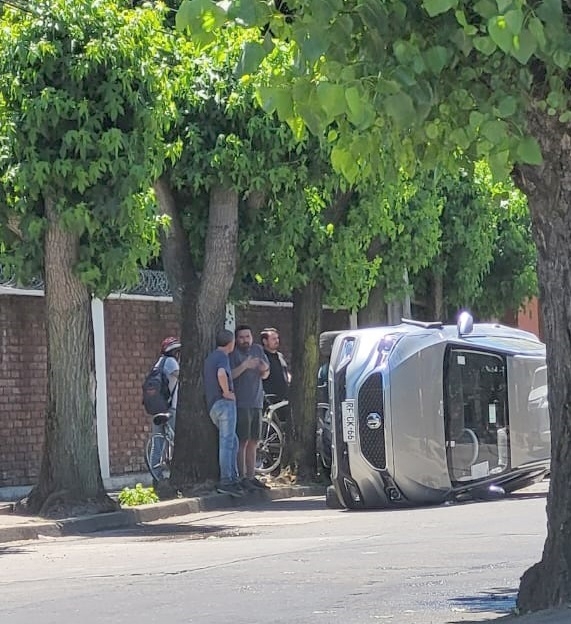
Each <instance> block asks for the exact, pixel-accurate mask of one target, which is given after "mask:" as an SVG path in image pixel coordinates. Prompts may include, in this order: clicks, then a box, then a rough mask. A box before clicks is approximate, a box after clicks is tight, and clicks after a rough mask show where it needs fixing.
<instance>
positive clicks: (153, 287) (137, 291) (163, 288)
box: [0, 267, 171, 297]
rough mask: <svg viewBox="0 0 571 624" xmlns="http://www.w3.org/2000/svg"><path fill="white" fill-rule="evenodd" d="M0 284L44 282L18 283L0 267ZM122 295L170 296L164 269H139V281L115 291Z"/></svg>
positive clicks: (36, 286) (36, 284) (40, 285)
mask: <svg viewBox="0 0 571 624" xmlns="http://www.w3.org/2000/svg"><path fill="white" fill-rule="evenodd" d="M0 286H7V287H9V288H13V289H14V290H37V291H42V290H43V289H44V282H43V280H42V279H40V278H33V279H31V280H30V281H29V282H27V283H26V284H21V283H18V281H17V280H16V278H15V277H14V276H13V275H10V274H8V273H7V272H6V270H5V269H4V268H2V267H0ZM117 294H122V295H142V296H146V297H170V296H171V290H170V288H169V283H168V280H167V276H166V273H165V272H164V271H150V270H147V269H144V270H141V271H139V281H138V283H137V284H136V285H135V286H132V287H130V288H129V287H126V288H122V289H120V290H118V291H117Z"/></svg>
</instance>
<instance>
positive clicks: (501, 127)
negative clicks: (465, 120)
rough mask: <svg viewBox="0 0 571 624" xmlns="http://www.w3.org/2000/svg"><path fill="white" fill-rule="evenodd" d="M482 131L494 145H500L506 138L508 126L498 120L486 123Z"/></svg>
mask: <svg viewBox="0 0 571 624" xmlns="http://www.w3.org/2000/svg"><path fill="white" fill-rule="evenodd" d="M480 131H481V133H482V135H483V136H485V137H486V139H488V141H490V143H492V144H493V145H498V144H499V143H501V142H502V141H503V140H504V139H505V138H506V124H505V123H504V122H503V121H498V120H496V119H492V120H488V121H485V122H484V123H483V124H482V127H481V130H480Z"/></svg>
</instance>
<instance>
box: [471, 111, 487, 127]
mask: <svg viewBox="0 0 571 624" xmlns="http://www.w3.org/2000/svg"><path fill="white" fill-rule="evenodd" d="M484 119H485V117H484V115H482V113H480V112H479V111H472V112H471V113H470V127H472V128H474V129H476V128H479V127H480V126H481V125H482V124H483V123H484Z"/></svg>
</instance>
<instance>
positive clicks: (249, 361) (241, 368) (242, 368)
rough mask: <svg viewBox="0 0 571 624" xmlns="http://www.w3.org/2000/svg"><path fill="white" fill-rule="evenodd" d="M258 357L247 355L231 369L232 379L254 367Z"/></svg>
mask: <svg viewBox="0 0 571 624" xmlns="http://www.w3.org/2000/svg"><path fill="white" fill-rule="evenodd" d="M258 359H259V358H255V357H252V356H251V355H249V356H248V357H247V358H246V359H245V360H244V361H243V362H242V363H241V364H238V366H236V368H233V369H232V379H236V377H240V375H241V374H242V373H244V372H246V371H247V370H248V369H250V368H255V367H256V366H257V365H258Z"/></svg>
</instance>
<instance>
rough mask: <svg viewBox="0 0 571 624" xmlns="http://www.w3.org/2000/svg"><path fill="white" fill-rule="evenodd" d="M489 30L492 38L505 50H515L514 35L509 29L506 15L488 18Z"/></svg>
mask: <svg viewBox="0 0 571 624" xmlns="http://www.w3.org/2000/svg"><path fill="white" fill-rule="evenodd" d="M488 32H489V33H490V37H491V38H492V40H493V41H494V42H495V43H496V44H497V45H498V47H499V48H500V49H501V50H503V51H504V52H511V51H512V50H513V35H512V33H511V32H510V30H509V29H508V25H507V22H506V20H505V18H504V17H502V16H499V17H492V18H491V19H489V20H488Z"/></svg>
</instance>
